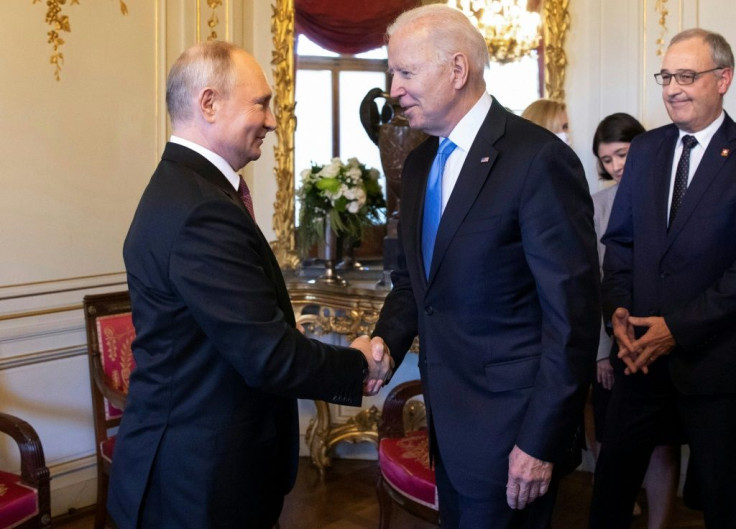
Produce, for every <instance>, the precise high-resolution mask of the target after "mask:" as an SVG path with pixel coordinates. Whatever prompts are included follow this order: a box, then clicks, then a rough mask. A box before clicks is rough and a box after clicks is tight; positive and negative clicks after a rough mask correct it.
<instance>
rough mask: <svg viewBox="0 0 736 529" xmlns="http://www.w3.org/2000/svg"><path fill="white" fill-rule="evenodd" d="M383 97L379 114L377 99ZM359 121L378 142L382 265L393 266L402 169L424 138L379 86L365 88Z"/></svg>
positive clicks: (375, 141) (376, 142)
mask: <svg viewBox="0 0 736 529" xmlns="http://www.w3.org/2000/svg"><path fill="white" fill-rule="evenodd" d="M378 98H383V99H384V100H385V102H384V104H383V107H382V109H381V111H380V113H379V111H378V104H377V103H376V99H378ZM360 122H361V123H362V125H363V128H364V129H365V131H366V133H368V137H369V138H370V139H371V140H372V141H373V143H375V144H376V145H378V150H379V152H380V154H381V165H382V166H383V173H384V174H385V175H386V187H387V188H388V189H387V191H386V203H387V209H386V211H387V212H388V222H387V230H386V231H387V235H386V239H385V241H384V259H383V261H384V268H385V269H393V268H395V265H396V263H395V257H396V256H395V252H396V239H397V224H398V219H399V209H400V199H401V197H400V195H401V169H402V167H403V165H404V160H405V159H406V156H407V155H408V154H409V152H410V151H411V150H412V149H414V147H416V146H417V145H419V144H420V143H421V142H422V141H424V140H425V139H426V138H427V135H426V134H424V133H423V132H421V131H419V130H413V129H412V128H411V127H409V122H408V120H407V119H406V117H405V116H404V114H403V112H402V110H401V107H400V106H399V103H398V101H396V100H395V99H392V98H391V97H390V96H389V95H388V94H387V93H385V92H384V91H383V90H381V89H380V88H373V89H371V90H369V91H368V93H367V94H366V96H365V97H364V98H363V101H361V103H360Z"/></svg>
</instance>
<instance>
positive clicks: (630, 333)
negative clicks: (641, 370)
mask: <svg viewBox="0 0 736 529" xmlns="http://www.w3.org/2000/svg"><path fill="white" fill-rule="evenodd" d="M611 324H612V325H613V337H614V338H616V343H617V344H618V357H619V358H620V359H621V360H623V361H624V362H625V363H626V366H627V367H626V372H627V373H628V372H629V371H630V370H633V369H634V362H635V361H636V352H635V351H634V345H633V344H634V342H635V341H636V335H635V334H634V326H633V325H632V324H631V322H630V321H629V311H628V310H627V309H625V308H623V307H619V308H617V309H616V311H615V312H614V313H613V316H611ZM632 372H633V371H632Z"/></svg>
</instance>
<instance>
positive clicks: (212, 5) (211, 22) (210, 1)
mask: <svg viewBox="0 0 736 529" xmlns="http://www.w3.org/2000/svg"><path fill="white" fill-rule="evenodd" d="M205 2H206V4H207V7H208V8H209V9H210V16H209V18H208V19H207V27H208V28H209V34H208V35H207V40H208V41H209V40H218V39H219V38H220V37H219V35H218V34H217V28H218V26H219V25H220V17H219V16H218V15H217V8H218V7H222V4H223V0H205ZM225 10H226V16H227V7H226V8H225ZM225 25H226V26H227V21H226V22H225ZM201 27H202V0H197V42H201V41H202V35H201ZM225 32H226V33H227V28H226V29H225ZM224 40H228V38H227V35H225V39H224Z"/></svg>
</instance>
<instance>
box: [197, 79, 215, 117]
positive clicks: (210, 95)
mask: <svg viewBox="0 0 736 529" xmlns="http://www.w3.org/2000/svg"><path fill="white" fill-rule="evenodd" d="M197 103H198V106H199V113H200V114H201V115H202V118H203V119H204V120H205V121H207V122H208V123H212V122H213V121H214V120H215V115H216V114H217V107H218V94H217V91H216V90H215V89H214V88H210V87H206V88H205V89H203V90H202V91H201V92H200V93H199V98H198V99H197Z"/></svg>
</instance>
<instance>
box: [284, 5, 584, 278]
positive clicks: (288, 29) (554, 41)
mask: <svg viewBox="0 0 736 529" xmlns="http://www.w3.org/2000/svg"><path fill="white" fill-rule="evenodd" d="M568 5H569V0H544V4H543V8H542V11H543V16H542V19H543V25H544V84H545V97H549V98H552V99H560V100H564V98H565V90H564V85H565V68H566V66H567V56H566V54H565V49H564V44H565V37H566V36H567V31H568V29H569V27H570V13H569V10H568ZM272 10H273V12H272V16H271V35H272V38H273V55H272V59H271V65H272V66H273V81H274V99H273V104H274V114H275V116H276V123H277V129H276V147H274V155H275V163H276V167H275V168H274V173H275V176H276V184H277V190H276V201H275V202H274V214H273V228H274V231H275V232H276V241H274V242H273V250H274V253H275V254H276V257H277V259H278V260H279V263H280V264H281V266H282V267H284V268H295V267H296V266H297V265H298V264H299V258H298V256H297V252H296V241H295V238H294V227H295V223H294V131H295V129H296V117H295V115H294V108H295V101H294V77H295V71H294V0H275V5H273V6H272Z"/></svg>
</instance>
